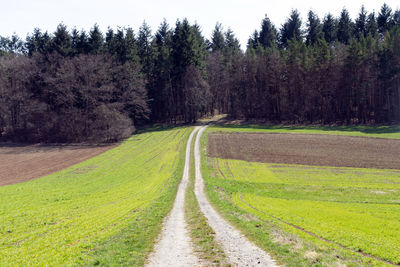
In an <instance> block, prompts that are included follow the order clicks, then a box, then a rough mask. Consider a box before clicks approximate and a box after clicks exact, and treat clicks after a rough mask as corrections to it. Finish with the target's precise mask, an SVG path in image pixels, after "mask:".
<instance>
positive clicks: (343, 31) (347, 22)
mask: <svg viewBox="0 0 400 267" xmlns="http://www.w3.org/2000/svg"><path fill="white" fill-rule="evenodd" d="M352 32H353V23H352V21H351V19H350V15H349V12H348V11H347V9H346V8H343V9H342V12H341V13H340V18H339V22H338V30H337V39H338V41H339V42H341V43H343V44H346V45H347V44H349V43H350V40H351V38H352Z"/></svg>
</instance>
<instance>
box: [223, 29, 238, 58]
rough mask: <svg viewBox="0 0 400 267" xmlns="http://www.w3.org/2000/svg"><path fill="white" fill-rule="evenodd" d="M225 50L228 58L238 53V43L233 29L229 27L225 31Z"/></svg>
mask: <svg viewBox="0 0 400 267" xmlns="http://www.w3.org/2000/svg"><path fill="white" fill-rule="evenodd" d="M225 47H226V49H225V51H226V53H227V54H229V56H230V58H233V57H234V56H235V55H237V54H238V53H240V43H239V40H238V39H237V38H236V37H235V34H234V33H233V31H232V30H231V29H230V28H229V29H228V30H227V31H226V33H225Z"/></svg>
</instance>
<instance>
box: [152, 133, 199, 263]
mask: <svg viewBox="0 0 400 267" xmlns="http://www.w3.org/2000/svg"><path fill="white" fill-rule="evenodd" d="M199 128H200V127H196V128H195V129H194V130H193V132H192V133H191V134H190V136H189V139H188V142H187V145H186V156H185V167H184V170H183V176H182V181H181V183H180V185H179V188H178V192H177V194H176V198H175V202H174V206H173V208H172V210H171V212H170V214H169V215H168V216H167V217H166V218H165V220H164V223H163V229H162V232H161V234H160V237H159V241H158V242H157V243H156V245H155V247H154V251H153V253H151V254H150V256H149V258H148V263H147V264H146V266H199V265H201V262H200V260H199V259H198V258H197V257H196V256H195V254H194V252H193V248H192V244H191V240H190V237H189V234H188V232H187V230H186V222H185V218H184V213H185V210H184V201H185V192H186V188H187V184H188V181H189V164H190V148H191V144H192V140H193V136H194V135H195V133H196V132H197V131H198V130H199Z"/></svg>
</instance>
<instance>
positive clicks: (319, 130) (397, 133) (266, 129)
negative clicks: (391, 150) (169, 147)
mask: <svg viewBox="0 0 400 267" xmlns="http://www.w3.org/2000/svg"><path fill="white" fill-rule="evenodd" d="M208 131H209V132H213V131H222V132H260V133H302V134H330V135H348V136H364V137H377V138H392V139H400V126H398V125H397V126H285V125H271V126H266V125H216V126H212V127H210V128H209V129H208Z"/></svg>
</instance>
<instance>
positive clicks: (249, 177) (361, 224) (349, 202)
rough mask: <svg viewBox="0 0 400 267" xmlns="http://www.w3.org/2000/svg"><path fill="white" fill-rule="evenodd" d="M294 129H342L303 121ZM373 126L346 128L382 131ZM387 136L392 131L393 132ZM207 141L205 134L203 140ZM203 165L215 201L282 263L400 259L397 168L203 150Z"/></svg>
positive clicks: (398, 261) (361, 262) (370, 262)
mask: <svg viewBox="0 0 400 267" xmlns="http://www.w3.org/2000/svg"><path fill="white" fill-rule="evenodd" d="M253 130H254V131H266V132H270V131H271V129H267V130H261V129H260V128H255V129H253ZM292 130H293V132H299V130H298V129H292ZM292 130H290V129H283V130H282V129H279V130H278V129H273V131H285V132H292ZM370 130H372V129H370ZM212 131H227V132H232V131H241V132H246V131H249V128H236V126H235V127H211V128H210V129H209V130H208V132H212ZM301 132H302V133H311V132H312V133H325V132H329V133H332V134H346V133H349V132H338V131H337V130H336V129H335V130H333V131H328V130H327V129H325V130H321V129H319V130H316V129H306V128H304V129H301ZM372 132H374V131H372ZM376 132H377V131H375V132H374V133H371V134H366V133H365V132H362V131H360V130H354V129H353V131H351V132H350V134H351V135H370V136H373V137H378V136H380V137H388V133H383V134H382V135H379V134H378V133H376ZM389 136H390V137H392V138H395V137H399V132H395V131H393V132H392V133H390V134H389ZM206 144H207V135H204V137H203V140H202V145H203V148H205V147H206ZM202 171H203V176H204V178H205V181H206V185H207V186H206V188H207V193H208V196H209V198H210V200H211V201H212V202H213V203H214V204H215V205H216V207H217V208H218V209H219V210H220V211H221V212H222V213H223V214H224V215H225V217H227V218H228V219H229V220H230V221H231V222H233V223H234V224H235V225H236V226H237V227H239V228H240V229H241V230H242V231H243V232H244V233H245V234H246V235H248V236H249V238H251V239H252V240H253V241H255V242H256V243H257V244H258V245H260V246H261V247H263V248H264V249H266V250H267V251H268V252H270V253H271V254H272V255H273V256H274V257H275V258H276V259H277V260H278V261H279V262H281V263H284V264H287V265H289V266H293V265H297V266H309V265H316V266H319V265H340V264H347V265H350V266H359V265H385V264H390V263H393V264H400V238H399V237H400V198H399V194H400V170H377V169H365V168H363V169H360V168H337V167H321V166H304V165H289V164H268V163H255V162H246V161H241V160H230V159H219V158H208V157H206V150H204V151H203V162H202ZM384 261H388V263H385V262H384ZM389 262H390V263H389Z"/></svg>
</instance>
